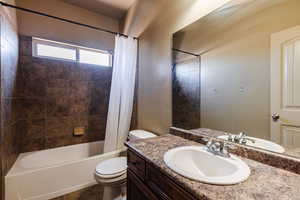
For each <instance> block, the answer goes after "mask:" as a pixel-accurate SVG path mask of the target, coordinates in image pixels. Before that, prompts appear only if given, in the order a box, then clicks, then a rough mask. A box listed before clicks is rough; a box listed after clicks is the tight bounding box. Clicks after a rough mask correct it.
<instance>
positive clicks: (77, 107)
mask: <svg viewBox="0 0 300 200" xmlns="http://www.w3.org/2000/svg"><path fill="white" fill-rule="evenodd" d="M88 96H89V90H88V82H87V81H72V82H70V115H84V114H85V115H87V113H88V106H89V102H88Z"/></svg>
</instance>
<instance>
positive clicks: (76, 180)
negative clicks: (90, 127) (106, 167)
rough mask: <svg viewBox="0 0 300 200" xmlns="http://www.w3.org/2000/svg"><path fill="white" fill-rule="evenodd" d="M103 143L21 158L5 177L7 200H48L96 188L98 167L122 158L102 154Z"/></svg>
mask: <svg viewBox="0 0 300 200" xmlns="http://www.w3.org/2000/svg"><path fill="white" fill-rule="evenodd" d="M103 144H104V142H103V141H100V142H92V143H85V144H78V145H72V146H67V147H60V148H55V149H48V150H42V151H36V152H30V153H23V154H20V156H19V157H18V159H17V161H16V162H15V164H14V165H13V167H12V169H11V170H10V171H9V173H8V174H7V176H6V177H5V199H6V200H48V199H52V198H56V197H59V196H61V195H64V194H68V193H71V192H74V191H77V190H80V189H83V188H85V187H89V186H92V185H95V184H96V181H95V180H94V175H93V173H94V170H95V167H96V165H97V164H98V163H99V162H100V161H102V160H105V159H107V158H112V157H116V156H119V155H120V154H121V152H122V150H119V151H114V152H110V153H105V154H102V152H103Z"/></svg>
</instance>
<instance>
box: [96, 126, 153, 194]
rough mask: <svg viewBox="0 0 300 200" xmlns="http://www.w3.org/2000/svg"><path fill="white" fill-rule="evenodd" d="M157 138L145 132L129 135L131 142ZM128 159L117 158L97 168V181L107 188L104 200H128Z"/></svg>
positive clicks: (102, 163)
mask: <svg viewBox="0 0 300 200" xmlns="http://www.w3.org/2000/svg"><path fill="white" fill-rule="evenodd" d="M152 137H156V135H155V134H153V133H151V132H148V131H144V130H133V131H130V132H129V134H128V139H129V140H137V139H146V138H152ZM126 172H127V157H116V158H111V159H108V160H105V161H102V162H101V163H99V164H98V165H97V166H96V169H95V179H96V181H97V182H98V183H99V184H101V185H103V186H104V187H105V191H104V198H103V200H125V199H126V178H127V176H126Z"/></svg>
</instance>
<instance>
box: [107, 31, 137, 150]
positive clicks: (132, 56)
mask: <svg viewBox="0 0 300 200" xmlns="http://www.w3.org/2000/svg"><path fill="white" fill-rule="evenodd" d="M136 64H137V40H136V39H134V38H131V37H128V38H126V37H124V36H120V35H117V36H116V38H115V53H114V62H113V75H112V84H111V92H110V99H109V109H108V116H107V123H106V133H105V142H104V152H110V151H114V150H117V149H120V148H122V147H123V143H124V142H125V140H126V138H127V135H128V132H129V128H130V122H131V116H132V108H133V98H134V88H135V77H136Z"/></svg>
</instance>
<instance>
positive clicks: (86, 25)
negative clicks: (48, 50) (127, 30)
mask: <svg viewBox="0 0 300 200" xmlns="http://www.w3.org/2000/svg"><path fill="white" fill-rule="evenodd" d="M0 4H1V5H2V6H6V7H10V8H15V9H17V10H21V11H24V12H29V13H33V14H36V15H40V16H44V17H49V18H53V19H56V20H60V21H63V22H68V23H71V24H75V25H78V26H84V27H87V28H90V29H94V30H97V31H102V32H106V33H110V34H113V35H121V36H124V37H129V36H128V35H125V34H123V33H118V32H114V31H110V30H107V29H104V28H99V27H96V26H91V25H88V24H82V23H79V22H76V21H72V20H69V19H65V18H61V17H56V16H53V15H49V14H46V13H42V12H38V11H35V10H30V9H28V8H22V7H19V6H15V5H11V4H8V3H4V2H2V1H0ZM134 39H138V38H137V37H134Z"/></svg>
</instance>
